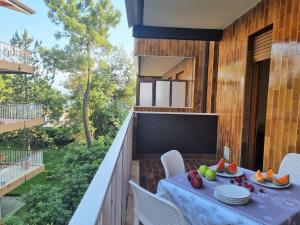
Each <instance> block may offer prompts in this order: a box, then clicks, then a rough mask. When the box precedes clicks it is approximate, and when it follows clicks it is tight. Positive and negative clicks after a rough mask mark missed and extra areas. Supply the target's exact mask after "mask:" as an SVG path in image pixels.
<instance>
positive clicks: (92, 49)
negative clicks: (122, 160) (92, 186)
mask: <svg viewBox="0 0 300 225" xmlns="http://www.w3.org/2000/svg"><path fill="white" fill-rule="evenodd" d="M46 3H47V5H48V7H49V18H50V19H51V20H52V21H53V22H54V23H55V24H62V25H63V26H64V31H62V32H58V33H57V34H56V37H57V38H67V40H68V44H67V46H66V47H65V49H64V51H65V53H66V54H65V55H64V57H63V59H62V60H63V61H64V62H65V63H63V64H62V65H63V67H62V68H63V70H64V71H66V72H71V73H76V74H80V76H82V77H84V80H85V87H84V94H83V98H82V121H83V125H84V131H85V138H86V143H87V146H88V147H90V146H91V132H90V127H89V118H88V116H89V96H90V91H91V85H92V74H93V73H94V69H96V68H97V67H98V65H99V61H100V59H101V56H102V54H103V52H105V51H106V50H107V49H109V48H110V44H109V42H108V40H107V38H108V33H109V29H110V28H111V27H114V26H115V25H116V24H117V23H118V22H119V18H120V12H119V11H118V10H116V9H114V7H113V6H112V4H111V2H110V0H101V1H99V2H98V1H97V2H95V1H94V0H46ZM71 62H72V63H71ZM74 63H75V65H74ZM72 66H74V67H73V68H71V67H72ZM74 69H75V70H74Z"/></svg>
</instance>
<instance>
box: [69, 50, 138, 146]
mask: <svg viewBox="0 0 300 225" xmlns="http://www.w3.org/2000/svg"><path fill="white" fill-rule="evenodd" d="M84 82H85V81H84V79H83V78H82V77H81V76H78V75H71V76H70V77H69V79H68V81H67V82H66V88H67V89H68V90H69V92H70V96H69V97H70V99H71V101H72V104H71V106H70V108H69V110H68V112H69V113H68V124H69V126H71V127H73V128H74V129H76V130H83V129H82V122H81V118H82V111H81V107H82V106H81V101H82V96H83V92H84V90H83V89H82V86H84ZM90 95H91V98H90V109H89V114H90V117H89V119H90V124H91V127H92V131H93V134H94V138H98V137H99V136H102V135H109V136H111V137H112V136H115V134H116V131H117V130H118V128H119V127H120V126H121V124H122V122H123V120H124V118H125V117H126V115H127V113H128V111H129V110H130V109H131V108H132V106H133V104H134V96H135V70H134V63H133V59H132V58H131V57H129V56H128V55H127V54H126V52H125V51H124V50H123V49H118V48H114V49H112V50H111V51H110V54H109V55H107V56H106V57H105V58H104V59H103V60H102V61H101V65H100V66H99V67H98V68H97V70H96V71H95V74H94V78H93V83H92V87H91V93H90ZM82 136H83V135H82V133H78V134H77V136H76V139H77V140H81V139H82V138H81V137H82Z"/></svg>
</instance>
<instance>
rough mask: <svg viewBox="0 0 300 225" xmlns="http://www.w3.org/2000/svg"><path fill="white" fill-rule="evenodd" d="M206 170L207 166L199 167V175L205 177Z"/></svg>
mask: <svg viewBox="0 0 300 225" xmlns="http://www.w3.org/2000/svg"><path fill="white" fill-rule="evenodd" d="M207 169H208V166H207V165H201V166H200V167H199V173H200V174H201V176H203V177H205V173H206V171H207Z"/></svg>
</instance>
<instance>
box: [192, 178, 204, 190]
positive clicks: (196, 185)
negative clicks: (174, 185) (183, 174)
mask: <svg viewBox="0 0 300 225" xmlns="http://www.w3.org/2000/svg"><path fill="white" fill-rule="evenodd" d="M191 185H192V186H193V188H197V189H198V188H201V187H202V185H203V182H202V178H201V177H200V176H199V175H198V176H194V177H192V178H191Z"/></svg>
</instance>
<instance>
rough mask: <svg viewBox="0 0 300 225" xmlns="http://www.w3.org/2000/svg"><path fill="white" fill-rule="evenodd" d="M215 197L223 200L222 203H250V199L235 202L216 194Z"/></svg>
mask: <svg viewBox="0 0 300 225" xmlns="http://www.w3.org/2000/svg"><path fill="white" fill-rule="evenodd" d="M215 197H216V198H218V199H220V200H222V201H225V202H232V203H237V204H238V203H246V202H248V201H249V198H245V199H243V200H239V199H235V200H233V199H227V198H224V197H222V196H220V195H218V194H217V193H215Z"/></svg>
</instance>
